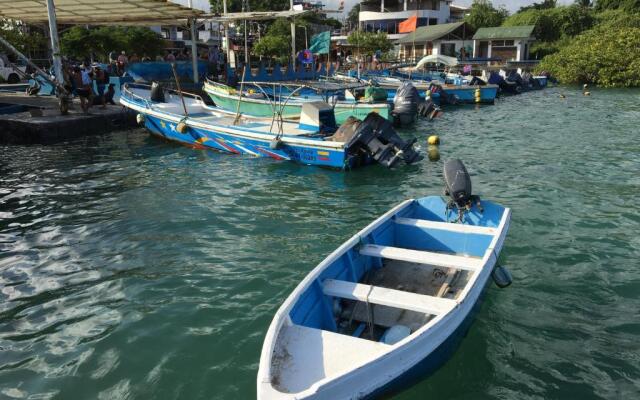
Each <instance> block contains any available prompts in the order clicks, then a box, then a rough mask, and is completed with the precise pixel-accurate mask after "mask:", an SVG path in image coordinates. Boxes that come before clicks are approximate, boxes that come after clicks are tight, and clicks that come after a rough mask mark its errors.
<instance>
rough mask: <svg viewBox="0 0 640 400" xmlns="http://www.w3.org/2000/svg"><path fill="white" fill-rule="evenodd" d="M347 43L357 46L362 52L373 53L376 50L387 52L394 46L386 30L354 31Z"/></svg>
mask: <svg viewBox="0 0 640 400" xmlns="http://www.w3.org/2000/svg"><path fill="white" fill-rule="evenodd" d="M347 43H349V44H350V45H353V46H356V48H357V49H358V50H359V51H360V53H362V54H365V55H369V56H370V55H373V54H374V53H375V52H376V51H380V52H382V53H386V52H388V51H389V50H391V48H392V47H393V44H391V41H390V40H389V38H388V37H387V34H386V33H384V32H378V33H373V32H363V31H354V32H352V33H351V34H350V35H349V36H348V37H347Z"/></svg>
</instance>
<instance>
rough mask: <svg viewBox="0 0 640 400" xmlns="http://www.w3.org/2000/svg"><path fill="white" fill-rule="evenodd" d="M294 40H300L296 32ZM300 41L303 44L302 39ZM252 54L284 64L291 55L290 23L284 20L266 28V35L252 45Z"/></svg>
mask: <svg viewBox="0 0 640 400" xmlns="http://www.w3.org/2000/svg"><path fill="white" fill-rule="evenodd" d="M303 35H304V32H303ZM296 38H297V39H300V35H299V34H298V32H297V31H296ZM302 40H303V43H304V37H302ZM298 41H299V40H297V42H298ZM296 44H297V43H296ZM252 52H253V53H255V54H256V55H259V56H263V57H273V58H275V59H276V60H277V61H279V62H283V63H284V62H286V60H287V58H288V56H289V54H291V23H290V22H289V21H287V20H286V19H285V18H278V19H276V20H275V21H273V23H272V24H271V25H270V26H269V28H267V33H266V34H265V35H264V36H263V37H262V38H260V40H259V41H258V42H257V43H256V44H254V45H253V50H252Z"/></svg>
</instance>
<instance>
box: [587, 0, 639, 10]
mask: <svg viewBox="0 0 640 400" xmlns="http://www.w3.org/2000/svg"><path fill="white" fill-rule="evenodd" d="M595 9H596V10H597V11H604V10H614V9H620V10H625V11H631V12H638V11H640V0H596V6H595Z"/></svg>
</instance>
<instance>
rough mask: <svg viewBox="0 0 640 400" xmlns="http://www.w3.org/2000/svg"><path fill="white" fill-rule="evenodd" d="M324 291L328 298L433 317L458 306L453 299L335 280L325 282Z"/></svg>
mask: <svg viewBox="0 0 640 400" xmlns="http://www.w3.org/2000/svg"><path fill="white" fill-rule="evenodd" d="M323 291H324V294H326V295H327V296H333V297H340V298H343V299H349V300H358V301H364V302H369V303H372V304H380V305H384V306H388V307H394V308H399V309H403V310H411V311H416V312H420V313H425V314H431V315H439V314H444V313H446V312H448V311H450V310H451V309H452V308H454V307H455V306H456V305H457V302H456V301H455V300H452V299H445V298H442V297H434V296H427V295H424V294H418V293H412V292H405V291H402V290H395V289H387V288H383V287H379V286H371V285H365V284H362V283H354V282H348V281H339V280H335V279H327V280H325V281H324V283H323Z"/></svg>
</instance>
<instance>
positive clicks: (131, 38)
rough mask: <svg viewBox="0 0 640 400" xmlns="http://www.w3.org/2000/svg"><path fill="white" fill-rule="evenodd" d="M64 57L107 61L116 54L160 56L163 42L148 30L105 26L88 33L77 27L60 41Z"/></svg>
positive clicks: (87, 30)
mask: <svg viewBox="0 0 640 400" xmlns="http://www.w3.org/2000/svg"><path fill="white" fill-rule="evenodd" d="M60 47H61V48H62V53H63V54H64V55H66V56H70V57H74V58H78V59H85V58H89V57H90V56H91V54H94V55H95V57H97V58H98V59H100V60H105V61H106V60H107V58H108V54H109V53H110V52H112V51H117V52H120V51H122V50H124V51H126V52H127V54H129V55H131V54H133V53H137V54H138V55H139V56H142V55H143V54H147V55H149V56H154V55H156V54H160V53H161V51H162V47H163V42H162V38H160V36H158V34H156V33H155V32H154V31H152V30H150V29H148V28H140V27H119V26H102V27H99V28H90V29H86V28H84V27H80V26H74V27H72V28H71V29H69V30H68V31H67V32H65V33H64V35H62V37H61V38H60Z"/></svg>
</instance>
